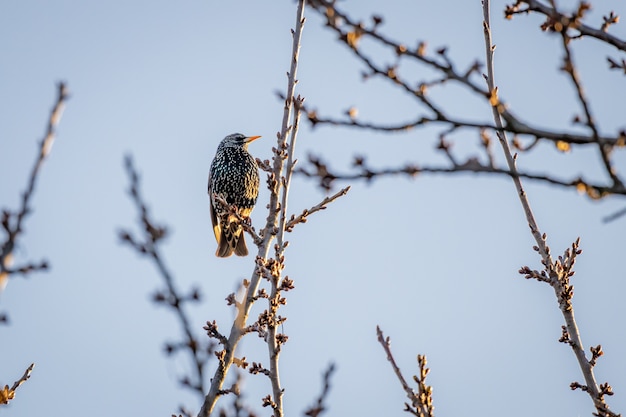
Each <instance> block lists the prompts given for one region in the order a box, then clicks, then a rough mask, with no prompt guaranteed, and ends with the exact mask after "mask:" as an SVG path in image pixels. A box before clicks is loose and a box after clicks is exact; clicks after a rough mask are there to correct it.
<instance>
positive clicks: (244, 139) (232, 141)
mask: <svg viewBox="0 0 626 417" xmlns="http://www.w3.org/2000/svg"><path fill="white" fill-rule="evenodd" d="M260 137H261V136H245V135H242V134H241V133H233V134H231V135H228V136H226V137H225V138H224V139H223V140H222V143H220V146H221V147H241V146H243V147H244V148H246V147H247V146H248V144H249V143H250V142H252V141H253V140H256V139H258V138H260Z"/></svg>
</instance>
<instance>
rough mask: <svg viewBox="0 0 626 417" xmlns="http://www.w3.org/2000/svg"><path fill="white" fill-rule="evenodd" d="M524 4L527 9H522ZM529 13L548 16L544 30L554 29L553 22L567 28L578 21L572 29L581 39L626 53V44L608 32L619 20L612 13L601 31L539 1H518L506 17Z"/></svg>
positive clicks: (511, 6) (510, 7) (507, 10)
mask: <svg viewBox="0 0 626 417" xmlns="http://www.w3.org/2000/svg"><path fill="white" fill-rule="evenodd" d="M524 4H525V5H526V7H524V8H522V6H523V5H524ZM529 12H536V13H539V14H542V15H544V16H546V18H547V19H548V20H547V23H548V24H546V23H544V25H543V26H542V29H544V30H547V29H550V28H552V23H553V22H564V23H566V25H567V26H569V22H570V21H576V25H575V26H571V27H572V29H575V30H576V31H577V32H578V33H579V35H578V36H579V37H583V36H588V37H590V38H595V39H598V40H600V41H602V42H604V43H606V44H608V45H612V46H614V47H615V48H617V49H618V50H620V51H626V42H625V41H623V40H622V39H619V38H617V37H616V36H613V35H611V34H610V33H608V32H607V29H608V26H609V25H610V24H613V23H616V22H617V20H614V18H615V17H616V16H615V15H614V14H613V12H611V14H610V15H609V17H608V18H606V17H605V19H604V20H605V22H604V23H603V24H602V26H601V27H600V28H599V29H596V28H593V27H591V26H588V25H586V24H584V23H582V22H580V21H579V17H578V16H576V15H566V14H564V13H562V12H560V11H558V10H557V9H556V7H554V4H552V5H546V4H544V3H542V2H540V1H538V0H518V1H516V2H515V3H514V4H512V5H510V6H507V7H506V9H505V11H504V15H505V17H506V18H507V19H510V18H512V17H513V15H515V14H520V13H529ZM607 19H609V21H612V23H608V22H607ZM607 23H608V24H607Z"/></svg>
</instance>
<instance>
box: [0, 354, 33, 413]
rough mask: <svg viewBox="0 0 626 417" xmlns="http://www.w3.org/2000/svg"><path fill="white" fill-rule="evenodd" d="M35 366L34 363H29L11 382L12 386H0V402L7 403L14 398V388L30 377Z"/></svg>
mask: <svg viewBox="0 0 626 417" xmlns="http://www.w3.org/2000/svg"><path fill="white" fill-rule="evenodd" d="M34 367H35V364H34V363H31V364H30V366H29V367H28V368H26V371H24V374H23V375H22V376H21V377H20V379H18V380H17V381H15V382H14V383H13V386H12V387H11V388H9V386H8V385H5V386H4V388H0V404H8V403H9V401H11V400H12V399H13V398H15V390H17V389H18V388H19V386H20V385H22V384H23V383H24V382H26V381H27V380H28V378H30V374H31V372H33V368H34Z"/></svg>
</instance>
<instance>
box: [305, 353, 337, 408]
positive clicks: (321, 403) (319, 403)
mask: <svg viewBox="0 0 626 417" xmlns="http://www.w3.org/2000/svg"><path fill="white" fill-rule="evenodd" d="M334 372H335V364H332V363H331V364H330V365H328V368H327V369H326V372H324V376H323V378H322V379H323V382H324V385H323V386H322V392H321V393H320V395H319V397H317V400H316V401H315V405H313V406H311V407H310V408H309V409H307V410H306V411H305V412H304V415H305V416H310V417H318V416H321V415H322V414H323V413H324V411H326V409H327V407H328V406H327V405H325V402H326V401H327V400H328V394H329V393H330V378H331V377H332V375H333V373H334Z"/></svg>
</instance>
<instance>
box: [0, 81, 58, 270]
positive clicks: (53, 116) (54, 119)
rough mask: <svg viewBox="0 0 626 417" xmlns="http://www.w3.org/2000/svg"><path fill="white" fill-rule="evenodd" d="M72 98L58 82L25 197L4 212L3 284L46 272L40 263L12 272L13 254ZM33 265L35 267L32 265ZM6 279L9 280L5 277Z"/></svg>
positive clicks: (0, 249)
mask: <svg viewBox="0 0 626 417" xmlns="http://www.w3.org/2000/svg"><path fill="white" fill-rule="evenodd" d="M68 98H69V92H68V89H67V86H66V85H65V83H62V82H61V83H59V84H58V86H57V98H56V102H55V103H54V106H53V107H52V110H51V111H50V117H49V119H48V125H47V128H46V134H45V136H44V137H43V139H42V140H41V142H40V143H39V152H38V155H37V159H36V160H35V164H34V165H33V167H32V169H31V171H30V175H29V178H28V183H27V185H26V190H25V191H24V193H23V194H22V201H21V205H20V208H19V209H18V210H17V212H15V213H11V212H10V211H8V210H4V211H3V213H2V228H3V229H4V231H5V233H6V234H7V237H6V240H5V241H4V242H3V243H2V245H1V246H0V281H2V276H3V275H5V276H6V275H10V274H11V273H15V272H22V273H23V272H30V270H32V269H45V268H46V267H47V264H45V263H41V264H40V266H39V267H34V268H25V267H19V268H15V269H11V266H10V263H11V257H12V253H13V249H14V247H15V244H16V242H17V239H18V237H19V236H20V234H22V233H23V232H24V219H25V218H26V216H27V215H29V214H30V213H31V212H32V210H33V209H32V206H31V200H32V198H33V195H34V193H35V185H36V183H37V178H38V177H39V173H40V171H41V167H42V166H43V163H44V161H45V160H46V157H47V156H48V154H49V153H50V150H51V149H52V144H53V143H54V139H55V137H56V133H57V132H56V130H57V126H58V125H59V122H60V120H61V116H62V115H63V110H64V109H65V102H66V101H67V99H68ZM29 265H34V264H29ZM5 278H6V277H5Z"/></svg>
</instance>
